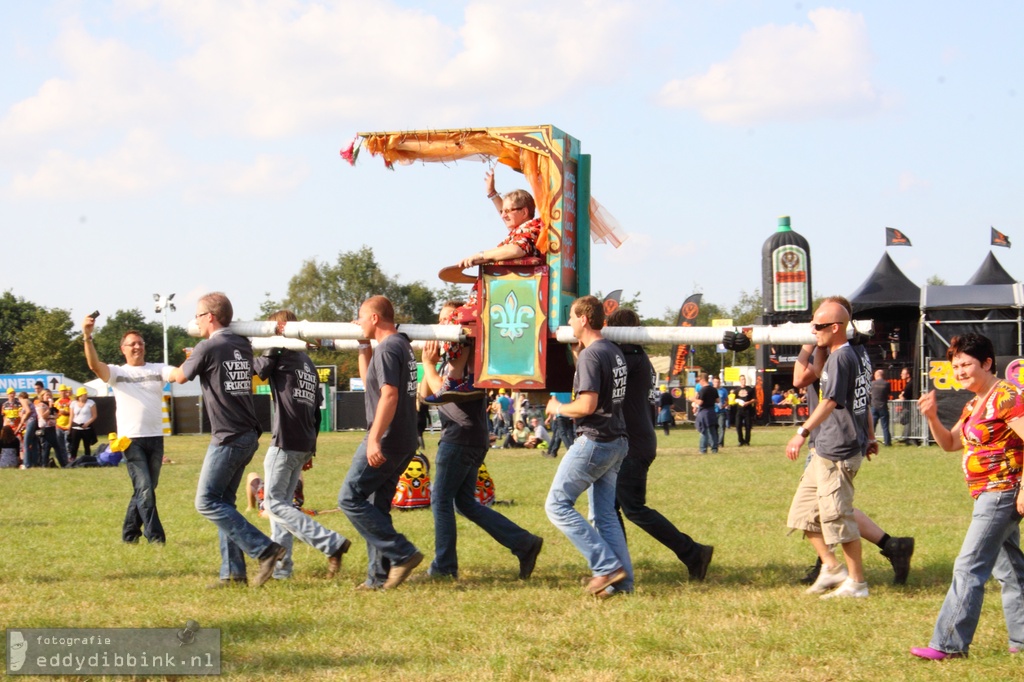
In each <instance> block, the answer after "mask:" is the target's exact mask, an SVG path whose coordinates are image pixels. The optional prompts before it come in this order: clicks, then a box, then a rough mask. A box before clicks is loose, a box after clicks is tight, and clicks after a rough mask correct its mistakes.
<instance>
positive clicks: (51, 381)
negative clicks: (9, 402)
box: [0, 374, 64, 395]
mask: <svg viewBox="0 0 1024 682" xmlns="http://www.w3.org/2000/svg"><path fill="white" fill-rule="evenodd" d="M37 381H41V382H43V385H44V386H46V388H48V389H49V390H51V391H53V392H54V393H56V392H57V387H58V386H60V385H61V384H63V383H64V375H63V374H0V394H3V393H6V392H7V389H8V388H13V389H14V390H15V391H16V392H18V393H21V392H22V391H24V392H25V393H28V394H29V395H31V394H33V393H35V392H36V382H37Z"/></svg>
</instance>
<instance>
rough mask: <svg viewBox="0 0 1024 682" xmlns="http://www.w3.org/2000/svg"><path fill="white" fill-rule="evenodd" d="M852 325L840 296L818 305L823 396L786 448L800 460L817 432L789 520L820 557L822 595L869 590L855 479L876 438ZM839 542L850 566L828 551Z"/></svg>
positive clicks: (817, 587)
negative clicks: (871, 429)
mask: <svg viewBox="0 0 1024 682" xmlns="http://www.w3.org/2000/svg"><path fill="white" fill-rule="evenodd" d="M849 323H850V314H849V312H848V311H847V310H846V308H845V307H843V306H842V305H841V304H840V303H838V302H835V301H831V300H826V301H825V302H824V303H822V304H821V306H819V308H818V310H817V311H815V313H814V318H813V320H812V322H811V328H812V329H813V331H814V336H815V339H816V345H817V347H818V348H820V349H828V351H829V355H828V359H827V360H826V361H825V365H824V367H823V369H822V372H821V394H820V399H819V402H818V406H817V407H816V408H815V410H814V412H812V413H811V415H810V417H809V418H808V419H807V421H806V422H805V423H804V424H803V425H802V426H800V427H799V428H798V429H797V433H796V435H794V436H793V437H792V438H791V439H790V441H789V443H788V444H787V446H786V456H787V457H789V459H791V460H795V459H797V457H798V456H799V453H800V449H801V448H802V447H803V445H804V443H805V442H806V441H807V437H808V436H809V435H810V433H811V432H812V431H814V432H815V433H814V435H815V439H814V451H813V453H812V455H811V461H810V463H809V464H808V466H807V468H806V469H805V470H804V473H803V475H802V476H801V477H800V483H799V485H798V486H797V491H796V494H795V495H794V497H793V502H792V505H791V506H790V510H789V518H788V520H787V522H786V525H787V526H789V527H790V528H792V529H794V530H800V531H803V533H804V537H806V538H807V539H808V541H809V542H810V543H811V545H812V546H813V547H814V549H815V551H816V552H817V554H818V557H819V558H820V559H821V560H822V563H823V565H822V568H821V572H820V573H819V575H818V578H817V580H816V581H815V582H814V584H813V585H811V587H809V588H808V589H807V592H808V594H822V595H823V596H822V598H823V599H829V598H832V597H867V596H868V586H867V583H866V582H865V580H864V569H863V562H862V556H861V539H860V532H859V531H858V528H857V521H856V517H855V515H854V506H853V493H854V489H853V479H854V477H855V476H856V475H857V471H858V470H859V469H860V465H861V462H862V461H863V459H864V453H865V452H867V447H868V442H869V441H870V440H873V439H872V438H871V437H870V434H869V425H868V419H869V417H868V396H869V390H870V385H869V384H870V373H868V374H867V376H865V372H863V371H862V363H861V361H860V358H859V357H858V355H857V353H856V352H855V351H854V350H853V348H852V347H851V346H850V344H849V341H847V338H846V328H847V325H848V324H849ZM836 544H840V545H842V548H843V554H844V555H845V558H846V565H845V566H843V565H842V564H840V563H839V562H838V560H837V559H836V557H835V555H834V554H833V553H832V552H831V551H830V550H829V546H830V545H836ZM836 586H838V588H837V589H836V590H834V591H832V592H829V593H828V594H823V593H825V592H827V591H828V590H829V589H830V588H833V587H836Z"/></svg>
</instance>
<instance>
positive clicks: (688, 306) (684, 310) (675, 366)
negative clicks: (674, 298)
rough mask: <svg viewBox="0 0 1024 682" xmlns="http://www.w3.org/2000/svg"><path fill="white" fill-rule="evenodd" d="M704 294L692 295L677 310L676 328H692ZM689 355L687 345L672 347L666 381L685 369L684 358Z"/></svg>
mask: <svg viewBox="0 0 1024 682" xmlns="http://www.w3.org/2000/svg"><path fill="white" fill-rule="evenodd" d="M703 296H704V294H693V295H691V296H689V297H687V299H686V300H685V301H683V305H682V306H681V307H680V308H679V315H678V317H677V318H676V326H677V327H692V326H693V324H694V322H695V321H696V319H697V315H699V314H700V300H701V298H702V297H703ZM689 354H690V346H689V345H687V344H685V343H684V344H680V345H678V346H672V366H671V367H669V370H668V380H669V381H672V377H674V376H677V375H679V374H682V373H683V371H684V370H685V369H686V357H687V356H688V355H689Z"/></svg>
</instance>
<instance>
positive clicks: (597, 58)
mask: <svg viewBox="0 0 1024 682" xmlns="http://www.w3.org/2000/svg"><path fill="white" fill-rule="evenodd" d="M151 4H152V5H153V6H155V7H156V8H157V11H158V12H159V13H160V15H161V16H162V17H163V18H164V20H165V21H167V22H169V23H170V24H172V25H173V26H175V27H177V29H178V30H179V31H180V32H181V34H182V35H183V36H185V37H186V38H187V39H188V40H189V41H190V42H191V43H192V44H193V45H194V49H192V50H191V51H190V52H189V53H188V54H186V55H184V56H183V57H182V58H181V59H180V60H179V61H178V62H177V64H176V69H177V71H178V73H179V74H180V76H181V77H182V78H183V79H185V80H186V81H187V82H188V83H189V84H190V86H191V87H192V88H193V89H194V94H195V95H196V97H195V98H194V99H195V100H197V101H201V102H203V103H204V105H203V106H204V107H206V109H207V113H209V114H210V115H211V118H212V121H211V120H210V119H209V118H208V119H207V121H208V124H209V125H211V126H213V127H214V128H215V129H216V128H220V129H227V130H230V131H232V132H234V133H237V132H239V125H241V128H242V130H241V132H244V133H245V134H247V135H251V136H255V137H279V136H283V135H289V134H294V133H296V132H300V131H303V130H310V129H311V128H314V129H323V128H328V127H329V128H336V127H337V126H338V124H339V122H340V121H345V122H351V121H368V120H372V121H383V122H384V123H385V125H393V124H394V123H395V122H399V121H404V122H406V124H408V123H409V122H412V123H413V124H415V125H424V126H431V125H436V126H451V125H465V123H466V121H467V120H470V119H471V118H472V117H473V116H474V115H479V112H481V111H489V112H498V111H507V110H508V109H509V108H511V109H512V110H515V109H532V108H533V107H536V105H537V104H538V103H544V102H546V101H551V100H553V99H556V98H559V97H565V96H566V95H567V94H568V93H569V92H571V91H572V90H573V89H574V88H576V87H579V86H581V85H585V84H587V83H592V82H595V81H604V80H607V79H608V78H609V75H610V74H615V73H619V72H620V67H619V65H620V64H621V63H622V61H623V59H622V57H623V55H624V53H625V50H627V49H628V47H629V42H628V40H625V39H623V33H624V31H625V30H626V29H628V28H629V27H630V26H632V25H634V24H635V23H637V22H639V21H640V20H641V19H642V12H639V11H636V10H634V9H633V8H631V6H630V5H629V4H628V3H626V2H623V1H621V0H574V1H572V2H564V3H561V4H558V5H554V6H552V5H551V4H550V3H542V2H539V0H533V1H531V2H522V3H518V4H516V5H515V6H509V5H508V4H507V3H500V2H493V1H484V2H471V3H469V4H468V5H466V8H465V12H464V16H463V23H462V24H461V25H458V26H455V25H448V24H445V23H443V22H442V21H441V20H440V19H439V18H437V17H435V16H432V15H429V14H426V13H425V12H423V11H420V10H415V9H405V8H400V7H397V6H395V5H393V4H391V3H388V2H380V1H379V0H340V1H339V2H335V3H331V4H329V5H321V4H315V5H307V4H304V3H296V2H289V1H287V0H265V1H262V2H259V1H253V2H248V3H245V4H239V3H236V2H221V3H214V2H202V3H196V2H187V1H183V0H163V1H154V2H153V3H151ZM567 26H572V31H567V30H566V27H567ZM552 78H555V79H557V87H552V85H551V84H552Z"/></svg>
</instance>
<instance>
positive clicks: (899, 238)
mask: <svg viewBox="0 0 1024 682" xmlns="http://www.w3.org/2000/svg"><path fill="white" fill-rule="evenodd" d="M885 245H886V246H913V244H911V243H910V240H909V239H907V235H905V234H903V233H902V232H900V231H899V230H897V229H896V228H895V227H887V228H885Z"/></svg>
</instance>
